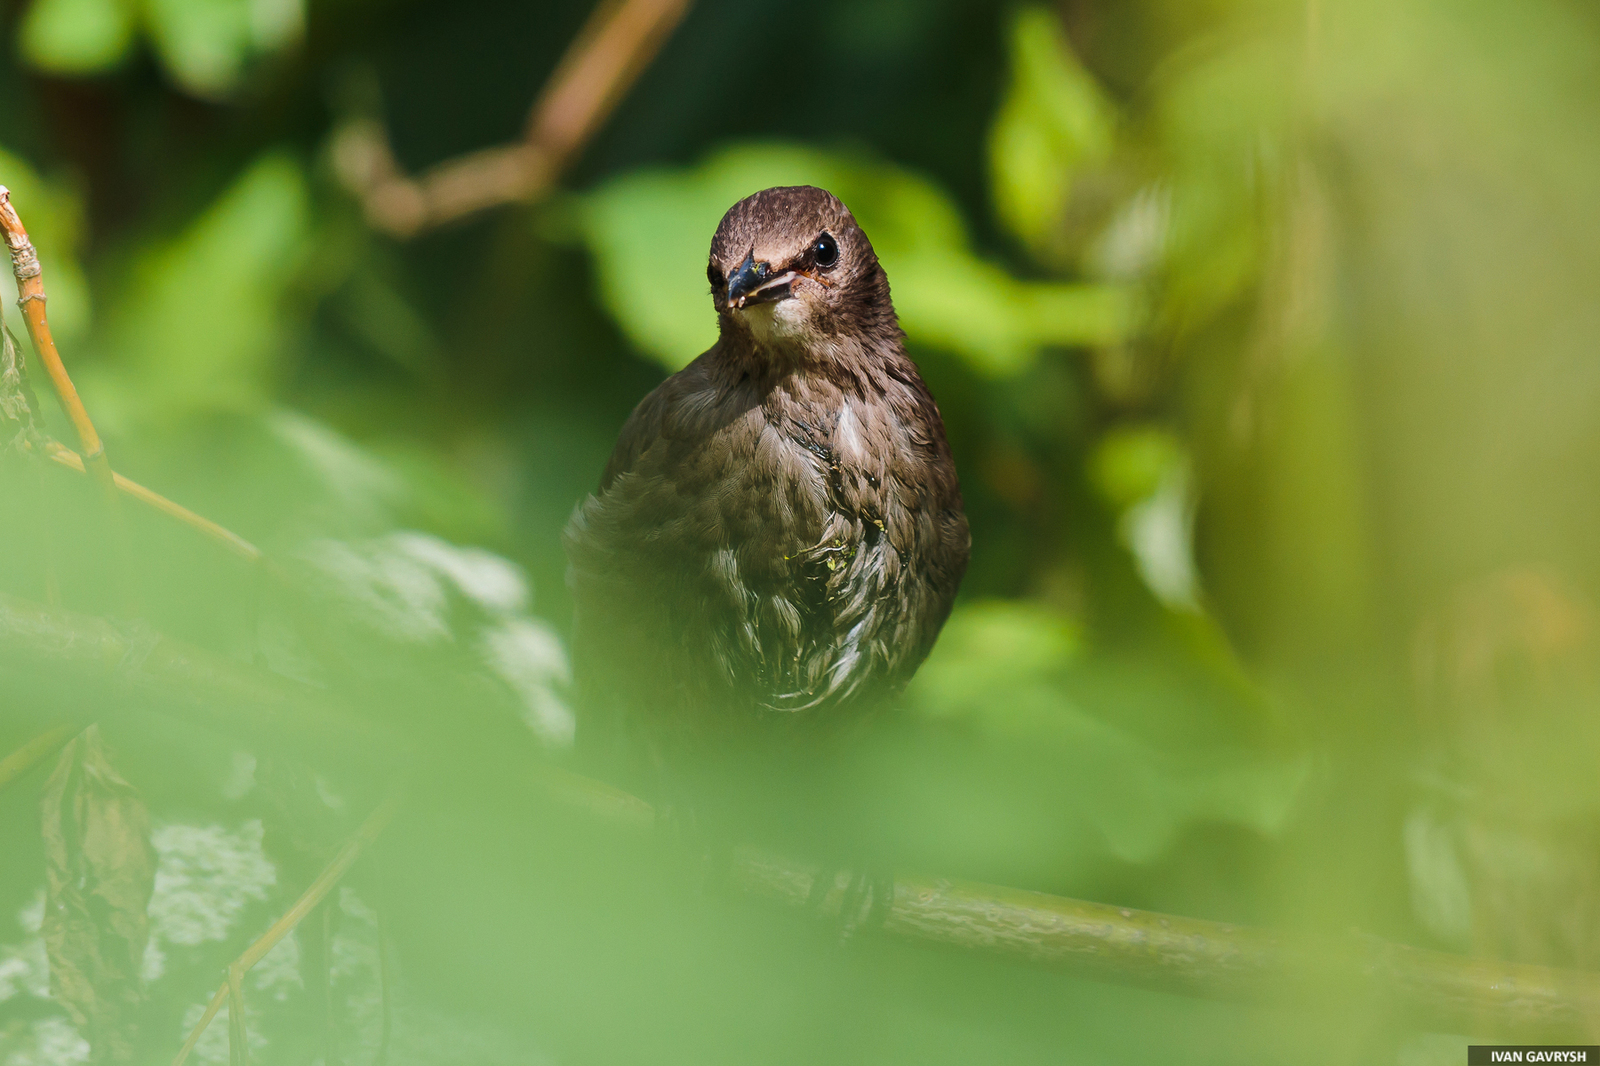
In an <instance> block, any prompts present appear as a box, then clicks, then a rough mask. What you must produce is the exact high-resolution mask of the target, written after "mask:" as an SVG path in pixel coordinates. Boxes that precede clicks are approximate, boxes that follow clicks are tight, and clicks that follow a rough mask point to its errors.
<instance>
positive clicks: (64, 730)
mask: <svg viewBox="0 0 1600 1066" xmlns="http://www.w3.org/2000/svg"><path fill="white" fill-rule="evenodd" d="M78 729H79V727H78V726H75V725H60V726H56V727H55V728H54V729H51V730H48V731H47V732H44V733H40V734H39V735H38V736H36V737H34V738H33V739H32V740H30V741H28V742H27V743H26V744H24V745H22V747H20V748H18V749H17V750H16V751H14V752H12V753H11V754H10V755H7V756H6V757H5V758H4V759H0V788H5V787H6V786H7V785H9V784H11V782H13V781H15V780H16V779H17V778H19V777H21V776H22V775H23V774H25V773H27V772H28V771H29V770H31V769H33V768H34V767H35V766H38V765H39V764H40V763H42V762H44V761H45V760H46V759H48V758H49V757H50V756H51V755H52V754H53V753H55V752H56V751H59V750H60V748H61V746H62V745H63V744H65V743H66V742H67V741H69V740H71V739H72V738H73V737H75V736H77V734H78Z"/></svg>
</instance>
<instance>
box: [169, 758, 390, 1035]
mask: <svg viewBox="0 0 1600 1066" xmlns="http://www.w3.org/2000/svg"><path fill="white" fill-rule="evenodd" d="M403 799H404V793H403V791H402V790H401V789H400V788H399V787H398V786H397V787H395V788H394V789H393V790H392V791H391V792H390V793H389V796H388V798H387V799H385V800H384V801H383V802H382V803H380V804H379V805H378V807H377V809H376V810H374V811H373V812H372V813H371V814H370V815H368V816H367V820H366V821H365V822H363V823H361V828H360V829H357V830H356V832H355V835H353V836H352V837H351V838H350V839H349V840H347V841H345V843H344V846H343V847H342V848H340V849H339V853H338V854H337V855H335V856H334V857H333V861H332V862H330V863H328V865H327V867H325V868H324V869H323V871H322V873H320V874H318V875H317V879H316V880H315V881H313V882H311V887H310V888H308V889H306V890H305V892H304V894H302V895H301V897H300V898H299V899H298V900H296V901H295V904H294V906H293V907H290V908H289V910H288V911H287V912H285V913H284V915H283V917H282V918H279V919H278V920H277V921H276V922H274V923H273V924H272V928H271V929H268V930H267V931H266V932H265V933H263V934H262V936H261V939H259V940H257V941H256V942H255V943H254V944H251V945H250V946H249V947H248V948H247V949H245V953H244V954H243V955H240V956H239V957H238V958H237V959H235V960H234V961H233V964H232V965H230V966H229V967H228V973H227V976H226V977H224V978H223V980H222V987H220V988H218V989H217V993H216V995H214V996H212V997H211V1002H210V1003H208V1004H207V1005H206V1011H205V1013H204V1014H202V1015H201V1016H200V1021H199V1022H198V1023H196V1025H195V1027H194V1030H193V1031H192V1032H191V1033H190V1034H189V1039H188V1040H186V1041H185V1042H184V1045H183V1049H182V1050H181V1051H179V1052H178V1057H177V1058H176V1059H174V1060H173V1063H172V1066H183V1063H184V1060H185V1059H187V1058H188V1057H189V1053H190V1052H191V1051H193V1050H194V1046H195V1044H197V1043H199V1041H200V1036H201V1034H202V1033H204V1032H205V1031H206V1027H207V1026H209V1025H210V1024H211V1020H212V1019H213V1018H215V1017H216V1016H217V1012H218V1011H219V1010H221V1009H222V1004H223V1002H224V1001H227V1003H228V1045H229V1048H230V1050H231V1051H232V1053H233V1061H235V1062H244V1063H248V1062H249V1049H248V1046H247V1041H246V1034H245V1026H244V997H243V995H242V994H241V992H240V990H239V989H240V984H239V983H240V981H241V979H242V978H243V977H244V975H245V974H247V973H249V972H250V969H251V967H253V966H255V964H256V963H258V962H260V961H261V960H262V959H264V958H266V956H267V952H269V951H271V950H272V949H273V948H275V947H277V945H278V941H280V940H282V939H283V938H284V937H286V936H288V935H289V934H290V933H291V932H293V931H294V927H295V926H297V925H299V924H300V923H301V922H302V921H304V920H305V916H306V915H308V914H310V913H311V912H312V911H313V910H315V909H316V906H317V904H319V903H321V902H322V900H323V898H324V897H325V896H327V894H328V893H329V892H331V891H333V887H334V886H335V885H337V884H338V883H339V882H340V880H342V879H343V878H344V875H345V874H346V873H348V872H349V871H350V867H352V866H354V865H355V863H356V860H357V859H359V858H360V857H361V852H362V851H363V850H365V849H366V848H367V846H368V845H370V844H371V843H372V842H373V841H374V840H376V839H378V835H379V834H380V833H382V832H383V830H384V827H386V826H387V825H388V824H389V822H390V821H391V820H393V818H394V815H395V812H396V811H398V810H399V809H400V803H401V801H402V800H403Z"/></svg>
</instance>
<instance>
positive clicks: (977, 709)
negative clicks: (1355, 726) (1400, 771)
mask: <svg viewBox="0 0 1600 1066" xmlns="http://www.w3.org/2000/svg"><path fill="white" fill-rule="evenodd" d="M1077 649H1078V638H1077V635H1076V631H1075V628H1074V627H1073V626H1072V624H1071V623H1069V622H1068V621H1067V620H1065V619H1063V618H1061V617H1059V616H1057V615H1055V614H1054V613H1053V612H1051V611H1049V610H1047V609H1045V608H1043V607H1040V606H1036V605H1031V604H1027V603H1021V602H1009V601H989V602H982V603H976V604H969V605H967V606H965V607H963V608H961V609H960V610H958V611H957V612H956V613H955V614H954V615H953V616H952V617H951V619H950V622H949V624H948V625H947V626H946V627H945V631H944V633H943V635H942V636H941V638H940V640H939V643H938V645H937V646H936V647H935V648H934V651H933V654H932V656H930V658H929V660H928V662H927V664H926V665H925V666H924V667H923V668H922V671H921V672H920V673H919V674H918V675H917V677H916V678H915V679H914V680H913V682H912V685H911V689H910V691H909V693H908V698H909V700H910V702H911V705H912V707H914V708H915V709H916V710H917V711H918V712H919V713H921V714H923V715H925V716H928V717H931V718H935V719H941V720H944V721H949V722H961V723H965V724H966V725H968V726H970V727H971V728H973V729H974V730H975V731H976V735H977V736H978V737H980V738H981V739H982V740H983V741H984V742H985V743H988V744H992V745H999V746H1006V747H1012V748H1016V749H1017V750H1018V751H1025V752H1027V753H1029V755H1030V757H1031V756H1041V755H1042V756H1044V757H1045V758H1046V759H1047V760H1048V763H1049V766H1050V777H1051V788H1050V791H1051V792H1052V793H1053V794H1054V795H1055V796H1056V797H1057V802H1058V803H1059V810H1058V812H1057V817H1058V818H1060V819H1064V820H1067V821H1074V822H1082V823H1085V824H1087V825H1088V826H1090V827H1092V828H1093V829H1094V830H1095V831H1096V832H1097V833H1098V834H1099V836H1100V837H1101V838H1102V839H1103V840H1104V843H1105V846H1106V847H1107V849H1109V851H1110V852H1111V853H1112V854H1113V855H1115V856H1116V857H1117V858H1119V859H1122V860H1124V861H1127V862H1149V861H1151V860H1153V859H1155V858H1157V857H1158V856H1159V855H1160V854H1161V853H1162V852H1163V851H1164V850H1165V849H1166V848H1167V847H1168V845H1169V844H1170V843H1171V842H1172V840H1173V838H1174V837H1175V836H1176V834H1177V833H1178V832H1179V831H1180V830H1181V829H1182V828H1183V827H1185V826H1186V825H1190V824H1194V823H1197V822H1227V823H1233V824H1236V825H1241V826H1245V827H1248V828H1251V829H1253V830H1256V831H1257V832H1261V833H1273V832H1276V831H1277V830H1279V829H1280V828H1282V826H1283V825H1284V822H1285V820H1286V818H1287V817H1288V815H1289V813H1290V811H1291V810H1292V807H1293V803H1294V800H1295V797H1296V796H1297V795H1298V793H1299V790H1300V786H1301V784H1302V782H1303V780H1304V778H1305V773H1306V765H1305V762H1304V760H1303V759H1300V758H1295V757H1285V756H1283V755H1282V754H1280V753H1275V752H1266V751H1259V750H1256V749H1254V748H1253V747H1251V746H1248V745H1246V744H1244V743H1241V742H1238V741H1236V740H1235V741H1230V740H1229V739H1228V738H1227V736H1226V732H1227V731H1226V730H1224V729H1219V728H1217V726H1216V724H1215V723H1213V722H1211V721H1209V720H1210V719H1213V718H1215V717H1217V715H1218V713H1219V712H1218V709H1217V708H1216V707H1214V706H1213V703H1214V701H1215V697H1214V695H1212V694H1209V693H1207V694H1201V693H1197V692H1195V691H1192V690H1190V688H1188V687H1187V686H1186V683H1185V681H1184V680H1182V679H1179V678H1169V677H1166V676H1164V675H1165V673H1166V672H1165V671H1152V670H1148V669H1138V670H1135V671H1131V672H1130V671H1126V670H1118V669H1116V668H1115V667H1114V666H1112V665H1109V664H1107V663H1103V662H1100V663H1097V662H1096V661H1094V660H1085V659H1083V658H1081V657H1080V656H1079V655H1078V654H1077ZM1120 704H1131V705H1137V713H1130V712H1129V711H1128V710H1127V709H1126V708H1124V707H1122V706H1119V705H1120ZM1139 719H1142V720H1144V721H1145V723H1146V725H1145V727H1144V728H1135V727H1134V726H1133V725H1132V724H1131V723H1132V722H1133V721H1135V720H1139ZM1206 735H1209V737H1208V739H1206V740H1205V741H1204V742H1171V743H1165V742H1170V741H1173V740H1174V738H1177V737H1184V738H1194V737H1196V736H1206ZM1156 738H1160V740H1161V741H1163V742H1158V740H1157V739H1156Z"/></svg>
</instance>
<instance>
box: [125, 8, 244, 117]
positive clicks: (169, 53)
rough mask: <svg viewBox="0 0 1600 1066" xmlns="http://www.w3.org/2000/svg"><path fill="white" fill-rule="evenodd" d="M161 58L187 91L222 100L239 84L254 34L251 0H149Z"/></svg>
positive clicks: (148, 13)
mask: <svg viewBox="0 0 1600 1066" xmlns="http://www.w3.org/2000/svg"><path fill="white" fill-rule="evenodd" d="M145 10H146V18H147V25H148V29H149V32H150V37H151V41H152V42H153V43H154V45H155V48H156V54H157V55H158V56H159V57H160V58H161V63H162V65H163V66H165V67H166V68H167V71H168V72H169V73H171V75H172V76H173V77H174V78H176V79H177V81H178V83H179V84H180V85H182V86H183V88H184V89H185V90H187V91H188V92H190V93H193V94H194V95H196V96H204V97H216V96H221V95H223V94H225V93H227V92H228V90H230V89H232V88H233V87H234V86H235V85H236V84H238V81H239V77H240V75H241V74H242V73H243V72H244V64H245V60H246V59H247V58H248V57H249V55H250V52H251V49H252V45H253V43H254V42H253V34H252V27H251V18H250V4H249V3H248V2H247V0H147V4H146V9H145Z"/></svg>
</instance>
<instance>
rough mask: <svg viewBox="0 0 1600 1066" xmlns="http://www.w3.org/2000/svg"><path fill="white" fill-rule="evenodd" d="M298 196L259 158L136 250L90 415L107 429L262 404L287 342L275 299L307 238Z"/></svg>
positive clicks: (299, 182)
mask: <svg viewBox="0 0 1600 1066" xmlns="http://www.w3.org/2000/svg"><path fill="white" fill-rule="evenodd" d="M306 195H307V193H306V187H305V178H304V176H303V175H302V173H301V171H300V167H299V165H298V164H296V163H295V162H294V161H293V160H291V159H289V158H288V157H286V156H283V155H279V154H268V155H266V156H263V157H262V158H260V159H258V160H257V161H256V162H255V163H254V164H253V165H252V166H251V167H250V168H249V169H248V170H246V171H245V173H244V174H243V175H242V176H241V177H240V178H239V179H238V180H237V181H235V183H234V184H233V186H232V187H231V188H229V189H228V190H227V191H226V192H224V193H223V194H222V196H220V197H219V198H218V199H217V201H216V202H215V203H213V204H212V205H211V206H210V207H209V208H208V209H207V210H206V211H205V212H204V213H203V214H202V215H201V216H200V217H199V218H198V219H196V220H195V221H194V222H193V223H191V224H190V225H189V227H188V229H187V230H185V231H184V232H183V233H182V234H180V235H179V236H178V237H177V238H176V239H174V240H172V241H170V242H168V243H165V244H160V245H156V246H154V247H152V248H150V249H149V250H148V251H146V252H145V254H144V255H143V256H142V257H141V258H140V259H139V260H138V261H137V262H136V263H135V265H134V267H133V269H132V272H131V274H130V276H129V279H128V281H127V283H126V284H125V285H124V286H123V288H122V293H121V299H120V300H119V301H118V303H117V306H116V308H115V309H114V311H113V313H112V316H111V321H110V323H109V325H108V328H107V330H106V334H105V336H104V338H103V339H102V350H103V354H104V355H105V356H107V358H106V359H105V360H104V361H102V362H101V363H100V364H99V365H97V366H95V367H94V368H92V369H93V370H94V371H95V374H94V376H93V377H92V379H91V381H92V384H93V385H94V386H95V389H94V390H91V389H89V388H88V387H86V388H85V391H86V392H89V393H91V395H92V396H93V398H92V399H91V401H90V402H91V404H92V405H93V406H94V409H95V411H96V418H97V419H100V418H101V417H102V415H101V412H103V411H104V412H107V414H106V416H105V417H107V418H109V419H112V420H115V421H121V422H128V421H132V420H134V419H136V418H138V419H146V420H156V421H160V420H161V419H164V418H166V417H168V416H170V415H172V414H175V413H180V412H191V413H192V412H198V411H205V410H212V411H217V410H233V411H240V410H258V409H260V408H262V407H263V406H264V405H265V404H266V403H267V400H268V396H269V392H270V387H271V385H272V384H273V381H274V378H275V376H276V370H277V357H278V356H279V354H280V353H281V351H282V349H283V345H284V340H285V328H286V324H287V323H286V317H285V314H284V308H283V307H282V303H283V300H284V295H285V291H286V289H287V287H288V285H289V283H290V281H291V279H292V278H293V277H294V274H295V271H296V269H297V267H298V263H299V258H300V255H301V252H302V249H303V245H304V242H305V239H306V231H307V210H308V209H307V203H306ZM88 384H89V383H88V382H86V386H87V385H88ZM97 390H98V394H96V391H97Z"/></svg>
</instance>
